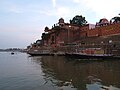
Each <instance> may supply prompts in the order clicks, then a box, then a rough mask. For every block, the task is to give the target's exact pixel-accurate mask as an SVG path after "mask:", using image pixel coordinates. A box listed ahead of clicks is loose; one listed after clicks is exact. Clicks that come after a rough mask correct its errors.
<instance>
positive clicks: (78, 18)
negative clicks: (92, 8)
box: [70, 15, 87, 26]
mask: <svg viewBox="0 0 120 90" xmlns="http://www.w3.org/2000/svg"><path fill="white" fill-rule="evenodd" d="M70 24H77V25H80V26H84V25H86V24H87V21H86V20H85V17H83V16H82V15H76V16H75V17H73V19H72V20H70Z"/></svg>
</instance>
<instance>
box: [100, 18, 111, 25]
mask: <svg viewBox="0 0 120 90" xmlns="http://www.w3.org/2000/svg"><path fill="white" fill-rule="evenodd" d="M99 23H101V24H104V23H109V21H108V20H107V19H106V18H103V19H100V21H99Z"/></svg>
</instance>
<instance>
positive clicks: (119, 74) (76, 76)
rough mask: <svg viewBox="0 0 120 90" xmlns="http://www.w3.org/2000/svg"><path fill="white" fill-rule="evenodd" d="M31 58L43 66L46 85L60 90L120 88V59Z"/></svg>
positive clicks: (115, 89) (107, 89) (113, 89)
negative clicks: (87, 60) (90, 60)
mask: <svg viewBox="0 0 120 90" xmlns="http://www.w3.org/2000/svg"><path fill="white" fill-rule="evenodd" d="M31 60H32V61H33V62H35V63H37V64H39V65H40V66H41V69H42V72H43V73H44V74H43V76H44V80H45V83H44V85H47V84H50V85H52V86H53V87H58V88H59V89H60V90H76V89H77V90H120V89H119V88H120V61H102V62H99V61H98V62H97V61H95V62H93V61H92V62H80V61H76V60H69V59H67V58H65V57H62V56H61V57H58V56H44V57H42V56H39V57H31Z"/></svg>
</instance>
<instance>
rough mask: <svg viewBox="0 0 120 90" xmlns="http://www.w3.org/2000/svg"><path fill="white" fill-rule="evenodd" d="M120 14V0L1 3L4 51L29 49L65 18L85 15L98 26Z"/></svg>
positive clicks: (7, 0)
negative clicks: (28, 46) (45, 29)
mask: <svg viewBox="0 0 120 90" xmlns="http://www.w3.org/2000/svg"><path fill="white" fill-rule="evenodd" d="M119 13H120V0H0V48H12V47H19V48H25V47H26V46H27V45H29V44H30V43H33V42H34V41H35V40H37V39H40V38H41V34H42V33H43V31H44V28H45V26H48V27H49V28H51V27H52V25H54V24H55V23H57V22H58V19H59V18H61V17H63V18H64V19H65V22H69V20H70V19H72V18H73V17H74V16H75V15H83V16H84V17H86V20H87V21H88V22H89V23H93V24H95V23H96V22H98V21H99V19H101V18H107V19H108V20H110V19H111V18H112V17H114V16H117V15H118V14H119Z"/></svg>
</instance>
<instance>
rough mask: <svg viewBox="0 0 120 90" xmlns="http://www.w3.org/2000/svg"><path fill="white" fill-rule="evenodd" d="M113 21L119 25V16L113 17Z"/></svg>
mask: <svg viewBox="0 0 120 90" xmlns="http://www.w3.org/2000/svg"><path fill="white" fill-rule="evenodd" d="M111 21H112V22H113V23H118V22H120V17H119V16H116V17H113V18H112V19H111Z"/></svg>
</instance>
